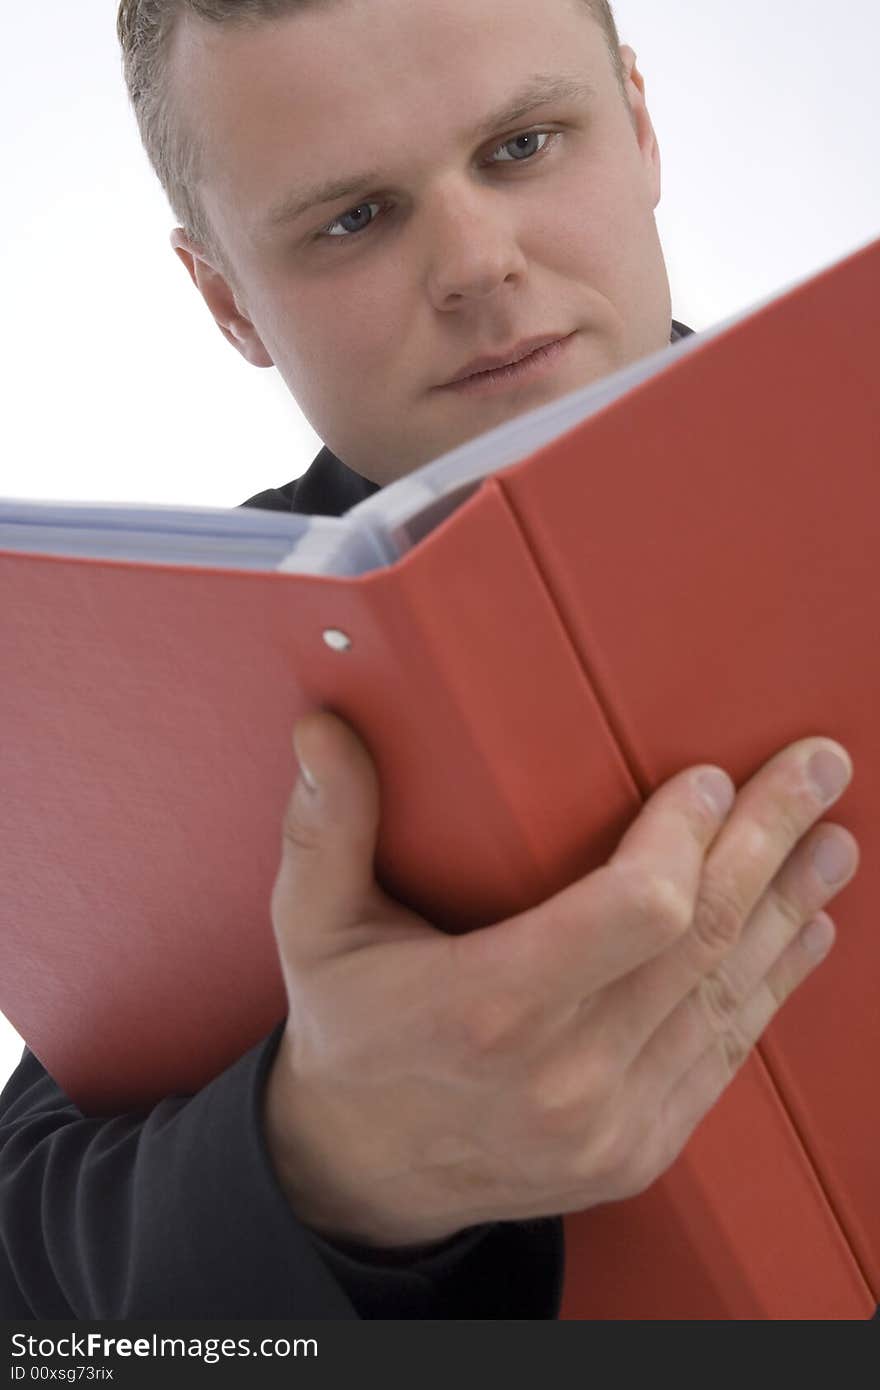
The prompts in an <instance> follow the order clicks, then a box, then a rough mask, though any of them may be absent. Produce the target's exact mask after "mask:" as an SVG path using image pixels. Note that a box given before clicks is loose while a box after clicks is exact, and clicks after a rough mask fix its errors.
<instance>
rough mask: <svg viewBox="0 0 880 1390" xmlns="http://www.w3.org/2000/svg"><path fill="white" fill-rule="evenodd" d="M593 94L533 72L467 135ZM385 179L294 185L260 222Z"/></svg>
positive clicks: (292, 215)
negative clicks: (291, 190)
mask: <svg viewBox="0 0 880 1390" xmlns="http://www.w3.org/2000/svg"><path fill="white" fill-rule="evenodd" d="M593 96H595V88H594V87H593V86H592V85H591V84H590V83H589V82H587V81H585V80H584V78H582V77H547V76H542V75H540V74H539V75H536V76H535V77H532V78H530V79H529V81H528V83H527V84H526V85H525V86H524V87H521V88H520V90H519V91H518V92H515V93H514V95H513V96H512V97H511V98H510V99H509V100H507V101H506V102H505V103H504V105H503V106H501V107H498V108H497V109H496V110H495V111H492V112H490V113H489V114H488V115H487V116H485V117H484V119H483V120H481V121H480V123H479V125H478V126H477V127H476V128H475V129H474V130H472V131H471V134H470V139H471V140H475V141H479V140H482V139H488V138H489V137H490V136H491V135H492V134H494V132H495V131H497V130H501V129H503V128H504V127H505V126H512V125H515V124H516V122H517V121H519V120H521V119H522V118H523V117H524V116H527V115H528V114H529V112H531V111H533V110H534V109H535V107H537V106H546V105H547V104H548V103H549V102H553V101H582V100H589V99H590V98H591V97H593ZM384 182H385V176H384V175H383V174H381V173H380V172H378V171H377V170H366V171H365V172H364V173H360V174H349V175H347V176H345V177H344V178H337V179H326V180H324V182H322V183H317V184H313V185H312V186H311V187H310V188H299V189H296V190H294V191H293V192H292V193H288V194H286V195H285V197H284V198H282V199H281V200H280V201H279V202H278V203H276V204H275V205H274V206H273V207H272V208H270V210H269V212H268V213H267V215H266V218H265V220H264V223H263V225H264V226H265V228H266V230H268V231H271V230H272V229H274V228H276V227H279V226H282V225H283V224H286V223H289V222H293V221H295V220H296V219H297V218H298V217H302V215H303V213H306V212H308V211H309V209H310V208H314V207H321V206H322V205H323V204H324V203H335V202H338V201H339V199H340V198H354V197H356V196H357V194H359V193H362V192H364V190H366V189H369V188H377V187H379V186H380V185H381V184H382V183H384Z"/></svg>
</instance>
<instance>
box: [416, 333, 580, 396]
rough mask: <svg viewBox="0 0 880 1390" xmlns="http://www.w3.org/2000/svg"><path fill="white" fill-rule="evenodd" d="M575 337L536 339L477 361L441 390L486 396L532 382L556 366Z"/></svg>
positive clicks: (571, 335)
mask: <svg viewBox="0 0 880 1390" xmlns="http://www.w3.org/2000/svg"><path fill="white" fill-rule="evenodd" d="M574 336H575V334H574V333H569V334H567V335H566V336H564V337H562V336H556V337H552V338H548V337H543V338H533V339H531V341H529V342H525V343H520V344H519V345H518V346H517V347H515V348H512V349H511V350H510V351H509V352H508V353H506V354H504V355H502V356H500V357H496V358H486V357H484V358H478V359H476V361H474V362H471V363H469V364H468V366H467V367H465V368H463V369H462V371H461V372H459V373H458V375H457V376H455V377H453V378H452V380H451V381H447V382H444V383H443V385H442V386H441V387H440V389H441V390H443V391H457V392H465V393H468V394H470V393H478V394H483V393H485V392H487V391H496V390H505V389H507V388H509V387H511V386H514V385H517V384H519V383H522V382H525V381H526V380H527V379H528V380H531V379H533V378H536V377H538V376H540V375H542V374H544V373H546V372H548V371H549V370H551V369H552V367H553V366H555V364H556V363H557V362H558V360H559V359H560V357H561V356H562V355H563V353H564V352H565V350H566V348H567V347H568V345H569V344H570V343H571V340H572V339H573V338H574Z"/></svg>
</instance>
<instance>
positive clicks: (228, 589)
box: [0, 242, 880, 1319]
mask: <svg viewBox="0 0 880 1390" xmlns="http://www.w3.org/2000/svg"><path fill="white" fill-rule="evenodd" d="M878 343H880V242H878V243H876V244H874V245H872V246H870V247H868V248H866V249H865V250H863V251H861V252H859V253H857V254H856V255H854V256H851V257H849V258H847V259H846V260H845V261H843V262H841V263H839V264H838V265H836V266H834V267H832V268H831V269H830V270H827V271H825V272H823V273H822V274H821V275H818V276H816V277H814V278H813V279H812V280H810V281H808V282H807V283H805V284H802V285H800V286H798V287H797V288H795V289H794V290H792V291H790V292H788V293H787V294H785V295H783V296H781V297H779V298H778V299H776V300H775V301H773V302H771V303H769V304H767V305H765V306H764V307H762V308H761V309H759V310H757V311H755V312H754V313H752V314H750V315H749V316H747V317H746V318H744V319H742V320H739V321H737V322H736V323H734V324H733V325H732V326H730V327H729V328H727V329H726V330H725V331H723V332H721V333H720V334H719V335H717V336H714V337H710V338H709V339H707V341H706V342H705V344H703V345H702V346H701V345H699V344H698V345H697V346H696V348H695V349H694V350H693V351H689V352H687V353H682V354H681V355H676V353H675V352H672V353H671V354H670V356H669V362H668V365H667V366H665V367H664V368H663V369H662V370H659V371H658V372H657V373H655V374H654V375H652V376H651V377H650V378H649V379H648V380H646V381H644V382H643V383H642V384H641V385H639V386H637V387H636V388H635V389H634V390H632V391H631V392H629V393H628V394H627V395H626V396H625V397H623V398H622V399H620V400H619V401H616V402H614V403H612V404H611V405H610V406H608V407H607V408H606V409H604V410H603V411H601V412H600V413H599V414H597V415H595V416H594V417H593V418H591V419H589V420H587V421H585V422H584V423H583V424H581V425H579V426H577V427H575V428H574V429H571V430H569V431H568V433H566V434H565V435H564V436H563V437H561V438H559V439H557V440H555V441H553V442H552V443H550V444H548V445H546V446H544V447H542V448H541V449H540V450H538V451H537V452H535V453H533V454H531V455H530V456H529V457H527V458H524V459H523V460H521V461H520V462H518V463H516V464H514V465H512V466H508V467H505V468H503V469H501V470H500V471H498V472H496V473H495V474H493V475H491V476H489V477H487V478H486V479H485V480H484V481H483V482H482V483H481V484H480V486H479V487H478V488H477V489H476V491H475V492H474V493H473V494H472V495H471V496H470V498H469V499H468V500H467V501H466V502H464V503H463V504H462V505H461V506H459V507H458V508H457V509H456V510H454V511H453V513H452V515H451V516H449V517H448V518H447V519H446V520H444V521H443V522H441V524H440V525H439V526H437V527H436V529H434V530H433V531H432V532H431V533H430V534H428V535H427V536H425V537H424V539H422V540H421V541H419V542H418V544H416V545H415V547H414V548H413V549H412V550H411V551H409V552H408V553H407V554H406V555H404V556H403V557H402V558H401V559H400V560H398V561H397V562H395V563H393V564H392V565H390V566H388V567H387V568H384V569H378V570H374V571H373V572H370V573H367V574H364V575H361V576H359V577H347V578H343V577H337V576H333V575H303V574H289V573H255V572H252V571H249V572H246V571H236V570H221V569H204V568H193V567H184V566H175V565H158V564H141V563H131V562H126V561H106V560H105V561H99V560H94V559H65V558H58V557H47V556H45V555H40V554H36V553H35V554H21V553H12V552H4V553H2V554H0V650H2V653H3V680H2V684H0V727H2V730H3V746H2V752H0V775H2V784H3V797H2V802H0V903H2V933H0V1007H2V1008H3V1010H4V1012H5V1013H6V1014H7V1015H8V1017H9V1018H10V1020H11V1021H12V1023H13V1024H14V1025H15V1027H16V1028H17V1029H18V1030H19V1032H20V1033H21V1034H22V1035H23V1036H24V1037H25V1038H26V1039H27V1041H28V1042H29V1044H30V1045H31V1047H32V1048H33V1050H34V1051H35V1052H36V1053H37V1055H38V1056H39V1057H40V1058H41V1059H42V1061H43V1062H44V1063H45V1065H46V1066H47V1067H48V1069H49V1070H50V1071H51V1072H52V1073H53V1074H54V1076H55V1077H56V1078H57V1080H58V1081H59V1082H60V1084H61V1085H62V1086H63V1087H64V1088H65V1089H66V1090H67V1091H68V1093H69V1094H70V1095H71V1096H72V1097H73V1098H74V1099H75V1100H76V1101H77V1102H78V1103H79V1104H80V1105H82V1106H83V1108H85V1109H86V1110H89V1111H94V1112H102V1111H112V1110H119V1109H120V1108H122V1107H125V1108H130V1107H132V1106H143V1105H148V1104H150V1103H151V1102H152V1101H154V1100H155V1099H156V1098H158V1097H160V1096H162V1095H165V1094H168V1093H170V1092H174V1091H178V1092H188V1091H190V1090H192V1089H195V1088H198V1087H199V1086H201V1085H203V1084H204V1083H205V1082H206V1081H207V1080H208V1079H209V1078H210V1077H212V1076H213V1075H216V1074H217V1073H218V1072H219V1071H220V1070H222V1069H223V1068H224V1067H225V1066H227V1065H228V1064H229V1063H230V1062H232V1061H233V1060H234V1059H235V1058H236V1057H237V1056H239V1055H240V1054H241V1053H242V1052H243V1051H244V1050H245V1049H246V1048H248V1047H249V1046H250V1045H252V1044H253V1043H254V1042H256V1041H257V1040H258V1039H259V1038H261V1037H262V1036H263V1035H265V1034H266V1033H267V1032H268V1031H269V1029H270V1028H271V1027H272V1026H273V1025H274V1024H275V1023H276V1022H277V1021H278V1019H279V1018H280V1017H281V1016H282V1014H283V1012H284V1008H285V1000H284V993H283V989H282V985H281V980H280V973H279V970H278V966H277V961H276V957H275V952H274V944H273V940H272V933H271V923H270V919H269V899H270V893H271V887H272V883H273V881H274V877H275V873H276V870H277V866H278V859H279V835H280V821H281V815H282V810H283V807H284V804H285V802H286V800H287V797H288V795H289V792H290V786H291V782H292V776H293V772H294V767H295V764H294V760H293V756H292V753H291V752H290V751H289V750H290V741H289V740H290V732H291V729H292V726H293V724H294V722H295V721H296V720H297V719H298V718H299V717H300V716H301V715H302V714H303V713H305V712H306V711H307V710H309V709H312V708H315V707H318V706H324V707H328V708H332V709H333V710H335V711H336V712H338V713H339V714H340V715H342V716H343V717H344V718H346V719H348V720H349V721H350V722H351V723H352V725H353V726H354V727H355V728H356V729H357V730H358V731H359V733H360V734H361V735H362V737H363V738H364V740H365V742H366V743H367V745H368V746H369V748H370V749H371V751H372V753H373V755H374V757H375V759H376V762H377V766H378V768H379V773H380V779H381V784H382V798H383V819H382V826H381V834H380V842H379V848H378V855H377V871H378V875H379V877H380V879H381V880H382V882H383V884H384V886H385V887H386V888H387V889H388V890H389V891H390V892H392V893H393V894H395V895H396V896H397V897H399V898H401V899H402V900H404V901H406V902H408V903H409V904H410V905H411V906H413V907H415V908H416V909H417V910H420V911H422V912H424V913H425V915H426V916H427V917H428V918H429V920H431V921H434V922H436V923H437V924H438V925H439V926H441V927H443V928H444V929H446V930H465V929H468V928H470V927H475V926H479V925H480V924H483V923H486V922H489V921H495V920H498V919H500V918H502V917H505V916H507V915H509V914H511V913H514V912H517V911H520V910H522V909H524V908H525V907H527V906H530V905H532V904H534V903H536V902H539V901H541V900H543V899H544V898H545V897H547V896H548V895H549V894H551V893H553V892H555V891H557V890H558V889H559V888H561V887H562V886H564V885H565V884H566V883H569V882H571V881H572V880H573V879H575V878H576V877H578V876H580V875H582V874H584V873H587V872H588V871H589V870H591V869H592V868H595V867H597V866H598V865H599V864H600V863H601V862H603V860H604V859H605V858H606V857H607V856H608V854H609V853H610V852H611V850H612V849H613V847H614V845H615V844H616V842H617V840H618V838H619V836H620V834H621V833H622V831H623V829H624V828H625V826H626V825H627V824H628V823H629V822H630V820H631V819H632V817H633V816H634V815H635V813H636V812H637V810H638V808H639V806H640V804H641V802H642V801H643V800H644V798H645V797H646V796H647V795H648V794H649V792H650V791H651V790H652V789H653V788H655V787H656V786H657V785H659V784H660V783H661V782H663V781H664V780H666V778H668V777H669V776H670V775H672V774H673V773H674V772H676V771H677V770H679V769H680V768H682V767H684V766H687V765H691V764H694V763H697V762H701V761H711V762H718V763H720V764H722V765H723V766H724V767H726V768H727V769H728V770H729V771H730V772H731V774H732V775H733V777H734V779H735V781H736V782H737V784H740V783H742V782H743V781H744V780H746V779H747V778H748V777H749V776H750V775H751V774H752V773H753V772H754V771H755V770H756V769H757V768H758V766H759V765H760V764H761V763H763V762H764V761H765V760H766V759H767V758H768V757H769V756H770V755H771V754H772V753H774V752H775V751H776V750H777V749H779V748H780V747H782V746H783V745H784V744H786V743H788V742H790V741H792V740H793V739H795V738H798V737H801V736H803V735H806V734H813V733H823V734H827V735H830V736H831V737H834V738H837V739H839V740H840V741H841V742H842V743H843V744H844V745H845V746H846V747H847V748H848V749H849V751H850V753H851V754H852V756H853V760H854V764H855V777H854V781H853V783H852V785H851V787H850V789H849V790H848V791H847V793H846V794H845V796H844V797H843V799H842V801H841V802H840V803H839V805H838V806H835V808H834V819H835V820H837V821H839V822H840V823H842V824H844V825H846V826H847V827H848V828H849V829H850V830H852V832H853V833H854V834H855V835H856V837H857V839H858V841H859V843H860V846H861V850H862V867H861V869H860V872H859V874H858V875H857V877H856V879H855V880H854V882H853V883H852V885H850V886H849V887H847V889H846V890H845V891H844V892H843V893H842V894H841V895H840V896H839V898H837V899H835V902H834V904H833V907H832V911H833V915H834V918H835V920H836V922H837V923H838V928H839V937H838V943H837V946H836V948H835V950H834V952H833V953H832V955H831V957H830V958H829V960H828V961H827V962H826V963H825V964H824V965H823V966H822V969H821V970H820V971H819V972H817V974H816V975H815V976H814V977H813V978H812V979H811V980H810V981H809V982H808V983H807V984H806V985H805V986H803V987H802V989H801V990H800V991H799V993H798V995H797V996H796V997H795V998H794V999H793V1000H792V1001H791V1002H790V1003H789V1004H787V1005H786V1007H785V1009H784V1010H783V1011H782V1013H781V1014H780V1015H779V1017H778V1018H777V1020H775V1021H774V1023H773V1025H772V1026H771V1028H770V1029H769V1031H768V1033H767V1034H766V1036H765V1038H764V1040H763V1041H762V1043H761V1045H760V1048H759V1049H758V1051H757V1052H756V1053H755V1055H754V1056H753V1058H752V1059H751V1060H750V1061H749V1062H748V1063H747V1065H746V1066H745V1068H744V1069H743V1071H742V1072H741V1073H740V1075H739V1076H738V1077H737V1079H736V1080H735V1081H734V1083H733V1085H732V1086H731V1087H730V1089H729V1091H728V1092H727V1093H726V1094H725V1096H724V1097H723V1098H722V1100H721V1102H720V1103H719V1104H718V1105H717V1106H716V1107H715V1109H714V1110H713V1111H712V1112H711V1114H710V1115H709V1116H708V1117H707V1119H706V1120H705V1121H704V1122H703V1124H702V1125H701V1126H700V1128H699V1129H698V1131H697V1132H696V1134H695V1135H694V1137H693V1139H692V1140H691V1142H690V1143H689V1145H688V1147H687V1149H686V1150H685V1152H684V1154H683V1155H682V1156H681V1158H680V1159H679V1160H678V1161H677V1163H676V1164H675V1165H674V1166H673V1168H672V1169H671V1170H670V1171H669V1173H668V1174H667V1175H665V1176H664V1177H663V1178H662V1179H660V1180H659V1181H658V1182H657V1183H655V1184H654V1186H653V1187H652V1188H651V1189H650V1190H649V1191H648V1192H647V1193H646V1194H644V1195H643V1196H642V1197H639V1198H636V1199H634V1200H631V1201H628V1202H624V1203H619V1204H614V1205H609V1206H606V1207H603V1208H599V1209H596V1210H592V1211H589V1212H586V1213H581V1214H579V1215H576V1216H571V1217H567V1218H566V1233H567V1252H568V1254H567V1269H566V1281H565V1292H564V1304H563V1316H564V1317H567V1318H628V1319H643V1318H710V1319H717V1318H806V1319H814V1318H831V1319H841V1318H865V1317H869V1316H871V1315H872V1313H873V1311H874V1308H875V1306H876V1304H877V1303H878V1302H880V1183H878V1177H880V1165H878V1150H880V1109H878V1106H877V1103H876V1098H875V1097H876V1090H877V1085H876V1072H877V1066H878V1060H880V1007H878V1004H877V1002H876V991H875V988H874V980H875V978H876V976H877V972H878V969H880V939H878V935H877V926H876V911H877V904H878V902H880V852H878V851H880V843H878V795H880V793H878V791H877V787H878V785H880V735H878V731H877V710H878V706H880V641H878V638H880V623H878V601H877V593H878V581H880V547H878V530H877V527H878V518H880V505H878V504H880V373H878ZM329 628H338V629H341V630H343V631H344V632H345V633H346V634H348V636H349V637H350V639H351V646H350V647H349V649H348V650H346V651H344V652H340V651H334V650H331V649H330V648H329V647H328V646H327V645H326V644H325V642H324V641H323V640H322V634H323V633H324V631H325V630H326V629H329Z"/></svg>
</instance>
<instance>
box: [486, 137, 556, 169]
mask: <svg viewBox="0 0 880 1390" xmlns="http://www.w3.org/2000/svg"><path fill="white" fill-rule="evenodd" d="M549 139H550V132H549V131H546V130H529V131H526V133H525V134H524V135H514V137H513V139H512V140H505V142H504V144H503V145H497V146H496V148H495V149H494V150H493V151H492V153H493V154H496V153H497V151H498V150H513V151H514V153H513V154H511V155H510V156H509V158H508V159H497V160H493V161H490V162H492V163H495V164H508V163H517V164H522V163H523V161H524V160H527V159H532V158H533V157H534V156H535V155H536V154H540V153H541V150H543V148H544V146H543V145H541V146H540V148H539V149H537V150H536V149H535V147H534V143H533V142H534V141H535V140H549Z"/></svg>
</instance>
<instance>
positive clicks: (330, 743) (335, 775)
mask: <svg viewBox="0 0 880 1390" xmlns="http://www.w3.org/2000/svg"><path fill="white" fill-rule="evenodd" d="M293 746H294V751H295V752H296V755H297V760H298V762H299V776H298V778H297V781H296V785H295V786H294V789H293V792H292V794H291V796H290V799H289V801H288V803H287V806H286V808H285V812H284V820H283V825H282V837H281V839H282V854H281V865H280V868H279V871H278V877H277V878H276V881H275V887H274V890H273V894H272V920H273V923H274V926H275V931H276V935H277V936H278V939H279V946H280V947H281V949H282V953H283V952H284V948H285V945H286V944H288V943H289V944H290V945H291V946H292V945H293V937H294V935H295V938H296V941H297V942H298V943H301V942H302V941H303V940H305V939H308V938H309V937H326V933H327V932H328V931H337V930H341V929H345V928H346V927H349V926H351V925H352V924H353V923H355V922H357V921H358V920H359V919H360V917H361V916H362V915H364V914H365V912H366V910H367V908H368V905H369V903H370V902H374V901H375V876H374V871H373V860H374V856H375V852H376V836H377V834H378V830H379V779H378V776H377V773H376V769H375V766H374V764H373V760H372V758H371V757H370V754H369V752H368V751H367V749H366V747H365V746H364V744H363V743H362V742H361V740H360V739H359V738H358V736H357V735H356V734H355V733H354V731H353V730H352V729H351V728H350V727H349V725H348V724H346V723H344V721H343V720H341V719H339V718H338V717H337V716H336V715H333V714H329V713H327V712H326V711H321V712H319V713H315V714H309V715H306V716H305V717H304V718H303V719H301V720H300V721H299V722H298V723H297V725H296V727H295V728H294V731H293Z"/></svg>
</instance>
